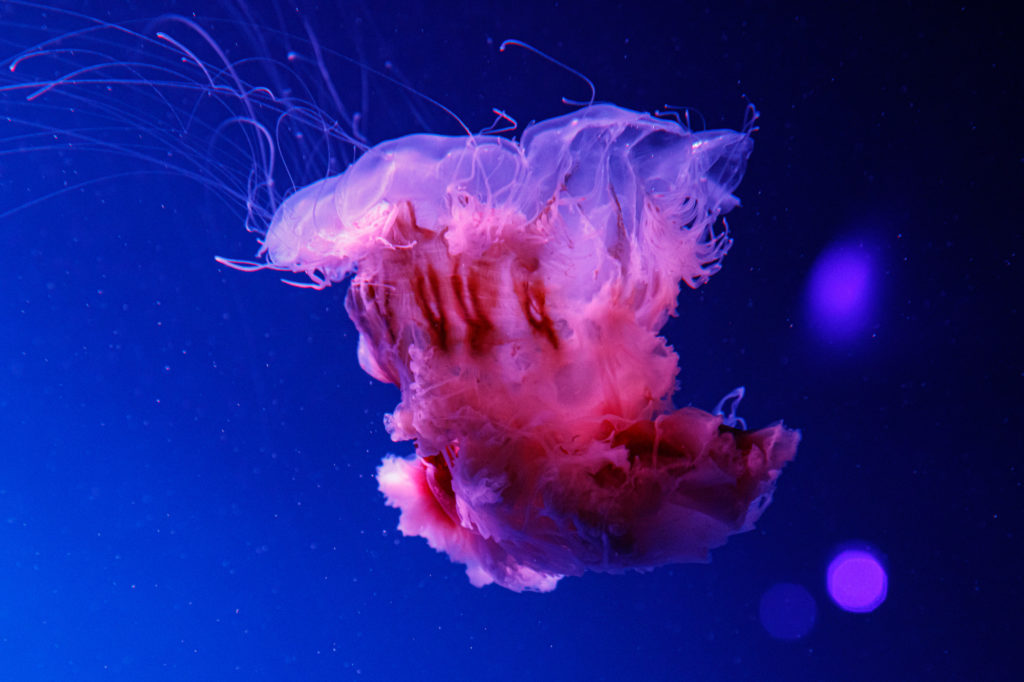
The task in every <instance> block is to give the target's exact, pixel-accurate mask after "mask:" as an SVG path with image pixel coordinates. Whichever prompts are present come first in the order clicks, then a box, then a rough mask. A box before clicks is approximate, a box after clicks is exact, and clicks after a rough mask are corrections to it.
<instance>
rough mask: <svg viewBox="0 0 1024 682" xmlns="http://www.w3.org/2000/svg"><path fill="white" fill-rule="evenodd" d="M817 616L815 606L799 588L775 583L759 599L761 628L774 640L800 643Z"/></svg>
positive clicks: (810, 597)
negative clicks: (793, 640) (799, 640)
mask: <svg viewBox="0 0 1024 682" xmlns="http://www.w3.org/2000/svg"><path fill="white" fill-rule="evenodd" d="M817 615H818V605H817V603H816V602H815V601H814V597H812V596H811V593H810V592H808V591H807V589H806V588H804V587H803V586H802V585H796V584H794V583H776V584H775V585H772V586H771V587H769V588H768V589H767V590H765V593H764V594H763V595H761V605H760V609H759V616H760V618H761V626H762V627H764V629H765V630H766V631H767V632H768V634H769V635H771V636H772V637H774V638H775V639H800V638H801V637H803V636H804V635H806V634H807V633H808V632H810V631H811V628H812V627H814V621H815V618H816V617H817Z"/></svg>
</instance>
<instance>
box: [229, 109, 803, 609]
mask: <svg viewBox="0 0 1024 682" xmlns="http://www.w3.org/2000/svg"><path fill="white" fill-rule="evenodd" d="M751 148H752V141H751V139H750V135H749V130H746V131H744V132H736V131H731V130H710V131H704V132H692V131H690V130H688V129H687V128H686V127H684V126H683V125H681V124H680V123H678V122H675V121H668V120H663V119H660V118H657V117H653V116H650V115H647V114H642V113H638V112H635V111H629V110H626V109H622V108H619V107H616V106H611V105H604V104H602V105H591V106H587V107H584V108H581V109H580V110H578V111H575V112H574V113H570V114H567V115H564V116H560V117H558V118H554V119H551V120H547V121H543V122H540V123H537V124H535V125H531V126H529V127H528V128H527V129H526V130H525V131H524V133H523V135H522V139H521V141H520V142H518V143H517V142H515V141H511V140H508V139H505V138H501V137H494V136H480V135H467V136H461V137H445V136H439V135H411V136H408V137H403V138H401V139H397V140H392V141H389V142H385V143H382V144H379V145H377V146H376V147H373V148H372V149H370V150H369V151H367V152H366V153H364V154H363V155H362V156H361V158H359V159H358V160H357V161H356V162H355V163H353V164H352V165H351V166H350V167H349V168H348V169H347V170H346V171H345V172H344V173H342V174H340V175H337V176H334V177H329V178H326V179H324V180H320V181H319V182H316V183H314V184H312V185H309V186H307V187H305V188H303V189H302V190H300V191H299V192H297V193H296V194H294V195H293V196H291V197H290V198H289V199H288V200H286V201H285V202H284V203H283V204H282V205H281V207H280V208H279V210H278V211H277V213H276V215H275V216H274V219H273V221H272V224H271V226H270V229H269V231H268V232H267V234H266V237H265V240H264V243H263V248H262V251H261V253H262V254H263V255H265V257H266V262H265V263H263V264H261V267H269V268H273V269H278V270H290V271H294V272H299V273H305V274H306V275H308V276H309V277H310V279H311V280H312V281H313V283H314V284H313V285H312V286H315V287H317V288H322V287H325V286H328V285H330V284H332V283H335V282H341V281H343V280H345V279H346V278H348V277H349V276H351V283H350V285H349V290H348V297H347V301H346V309H347V311H348V314H349V316H350V317H351V318H352V321H353V322H354V323H355V325H356V327H357V328H358V330H359V363H360V365H361V366H362V368H363V369H364V370H365V371H366V372H368V373H369V374H370V375H372V376H373V377H375V378H377V379H379V380H381V381H385V382H388V383H393V384H395V385H396V386H398V387H399V389H401V403H400V404H399V405H398V407H397V408H396V409H395V411H394V413H393V414H391V415H389V416H388V417H387V420H386V421H387V428H388V431H389V432H390V434H391V437H392V438H393V439H394V440H395V441H406V440H411V441H413V442H414V443H415V448H416V453H415V455H414V456H412V457H408V458H403V457H397V456H393V455H389V456H387V457H385V458H384V461H383V463H382V464H381V465H380V467H379V469H378V474H377V478H378V481H379V484H380V489H381V491H382V492H383V493H384V495H385V497H386V499H387V503H388V504H389V505H391V506H393V507H397V508H398V509H400V510H401V515H400V519H399V524H398V527H399V529H400V530H401V531H402V532H403V533H404V534H406V535H418V536H421V537H423V538H425V539H426V540H427V542H428V543H429V544H430V546H431V547H433V548H434V549H436V550H438V551H442V552H445V553H447V554H448V555H449V556H450V557H451V559H452V560H454V561H457V562H460V563H463V564H465V565H466V566H467V574H468V575H469V579H470V580H471V581H472V583H473V584H474V585H477V586H482V585H486V584H489V583H497V584H499V585H501V586H503V587H506V588H509V589H512V590H516V591H521V590H537V591H548V590H552V589H554V587H555V585H556V583H557V582H558V580H559V579H560V578H561V577H563V576H566V575H580V574H582V573H583V572H584V571H587V570H593V571H604V572H622V571H624V570H627V569H637V570H647V569H651V568H653V567H656V566H661V565H664V564H669V563H674V562H692V561H706V560H707V559H708V554H709V550H710V549H711V548H714V547H718V546H720V545H722V544H723V543H724V542H725V541H726V538H727V537H728V536H729V535H731V534H733V533H738V532H742V531H745V530H749V529H750V528H752V526H753V523H754V522H755V521H756V520H757V519H758V518H759V517H760V516H761V514H762V512H763V511H764V510H765V508H766V506H767V505H768V502H769V500H770V498H771V495H772V491H773V489H774V486H775V479H776V478H777V477H778V475H779V472H780V470H781V469H782V467H783V466H784V465H785V464H786V463H787V462H788V461H790V460H791V459H792V458H793V456H794V455H795V453H796V447H797V442H798V440H799V434H798V433H797V432H796V431H793V430H789V429H786V428H785V427H783V426H782V424H781V423H776V424H774V425H772V426H768V427H766V428H763V429H760V430H757V431H747V430H745V429H744V428H742V427H743V423H742V421H740V420H738V419H735V418H734V417H726V416H723V415H722V414H720V413H716V414H711V413H708V412H704V411H702V410H699V409H696V408H693V407H685V408H682V409H678V410H677V409H674V408H673V405H672V403H671V400H670V398H671V395H672V393H673V391H674V389H675V385H676V377H677V374H678V367H677V361H678V356H677V354H676V352H675V351H674V350H673V349H672V347H671V346H669V345H668V344H667V343H666V341H665V339H664V338H663V337H661V336H660V335H659V332H660V330H661V328H662V326H663V325H664V324H665V322H666V320H667V319H668V317H669V316H670V315H674V314H675V312H676V298H677V296H678V294H679V292H680V283H681V282H685V283H686V284H687V285H688V286H689V287H691V288H695V287H697V286H699V285H701V284H703V283H704V282H706V281H707V280H708V278H709V277H710V276H711V275H712V274H714V273H715V272H716V271H717V270H718V269H719V267H720V262H721V259H722V257H723V256H724V255H725V253H726V251H727V250H728V249H729V247H730V245H731V243H732V241H731V239H730V238H729V237H728V234H727V232H726V228H725V225H724V223H723V222H722V221H720V217H721V215H722V214H724V213H726V212H728V211H729V210H731V209H732V208H733V207H735V206H736V205H737V203H738V202H737V200H736V198H735V197H734V196H732V194H731V193H732V191H733V190H734V189H735V188H736V186H737V185H738V184H739V181H740V178H741V177H742V175H743V171H744V168H745V164H746V159H747V157H748V156H749V154H750V151H751ZM229 263H230V264H234V265H236V266H240V267H245V264H243V263H241V262H237V261H234V262H229ZM250 265H251V264H250Z"/></svg>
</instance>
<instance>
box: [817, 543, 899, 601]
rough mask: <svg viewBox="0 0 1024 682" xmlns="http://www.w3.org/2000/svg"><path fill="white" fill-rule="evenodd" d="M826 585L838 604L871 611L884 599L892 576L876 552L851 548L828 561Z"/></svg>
mask: <svg viewBox="0 0 1024 682" xmlns="http://www.w3.org/2000/svg"><path fill="white" fill-rule="evenodd" d="M826 585H827V587H828V593H829V595H830V596H831V597H832V600H833V601H834V602H835V603H836V604H837V605H838V606H839V608H841V609H843V610H844V611H850V612H852V613H869V612H871V611H874V610H875V609H877V608H878V607H879V606H881V605H882V602H884V601H885V598H886V595H887V594H888V590H889V577H888V575H887V574H886V572H885V568H884V567H883V566H882V562H881V561H880V560H879V558H878V557H877V556H876V555H875V554H874V553H872V552H870V551H868V550H863V549H849V550H844V551H842V552H840V553H839V554H837V555H836V556H835V558H833V559H832V561H831V562H829V565H828V570H827V571H826Z"/></svg>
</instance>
